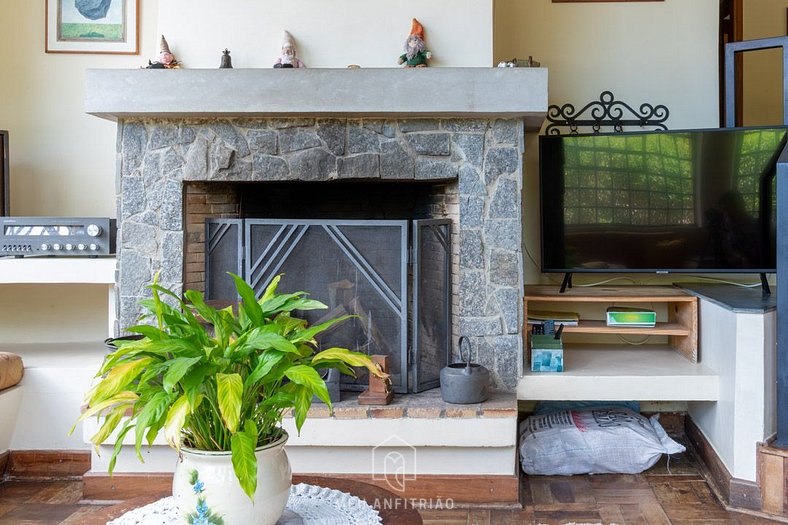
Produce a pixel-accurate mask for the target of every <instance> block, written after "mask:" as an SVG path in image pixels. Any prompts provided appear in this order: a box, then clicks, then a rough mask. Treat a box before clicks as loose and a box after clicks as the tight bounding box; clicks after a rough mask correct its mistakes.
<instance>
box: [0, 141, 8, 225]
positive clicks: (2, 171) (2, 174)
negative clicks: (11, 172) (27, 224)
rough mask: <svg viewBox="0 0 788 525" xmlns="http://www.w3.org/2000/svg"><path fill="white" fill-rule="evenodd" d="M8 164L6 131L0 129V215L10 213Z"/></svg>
mask: <svg viewBox="0 0 788 525" xmlns="http://www.w3.org/2000/svg"><path fill="white" fill-rule="evenodd" d="M8 164H9V161H8V132H7V131H3V130H0V217H2V216H5V215H9V214H10V206H11V202H10V198H9V195H8V179H9V176H8Z"/></svg>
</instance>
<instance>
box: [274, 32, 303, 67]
mask: <svg viewBox="0 0 788 525" xmlns="http://www.w3.org/2000/svg"><path fill="white" fill-rule="evenodd" d="M297 54H298V53H297V51H296V46H295V41H294V40H293V36H292V35H291V34H290V33H288V32H287V31H285V34H284V38H283V40H282V54H281V55H279V58H277V59H276V62H274V67H275V68H277V69H278V68H291V67H306V66H305V65H304V63H303V62H301V60H300V59H299V58H298V56H297Z"/></svg>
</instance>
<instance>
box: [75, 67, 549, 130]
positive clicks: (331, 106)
mask: <svg viewBox="0 0 788 525" xmlns="http://www.w3.org/2000/svg"><path fill="white" fill-rule="evenodd" d="M85 80H86V90H85V92H86V95H85V111H86V112H87V113H89V114H92V115H96V116H98V117H102V118H106V119H109V120H118V119H126V118H205V117H228V118H229V117H242V118H244V117H296V116H311V117H360V116H368V117H409V118H414V117H415V118H418V117H468V118H522V119H523V120H524V122H525V125H526V128H527V129H529V130H538V129H539V128H540V127H541V124H542V122H543V120H544V118H545V115H546V113H547V69H544V68H492V67H491V68H413V69H394V68H385V69H383V68H381V69H178V70H154V69H135V70H124V69H88V70H87V71H86V73H85Z"/></svg>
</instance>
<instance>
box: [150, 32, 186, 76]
mask: <svg viewBox="0 0 788 525" xmlns="http://www.w3.org/2000/svg"><path fill="white" fill-rule="evenodd" d="M180 67H181V64H180V62H178V61H177V60H176V59H175V55H173V54H172V51H170V46H169V44H167V39H166V38H164V35H161V39H160V40H159V55H158V56H157V57H156V62H151V61H150V60H148V66H147V68H146V69H179V68H180Z"/></svg>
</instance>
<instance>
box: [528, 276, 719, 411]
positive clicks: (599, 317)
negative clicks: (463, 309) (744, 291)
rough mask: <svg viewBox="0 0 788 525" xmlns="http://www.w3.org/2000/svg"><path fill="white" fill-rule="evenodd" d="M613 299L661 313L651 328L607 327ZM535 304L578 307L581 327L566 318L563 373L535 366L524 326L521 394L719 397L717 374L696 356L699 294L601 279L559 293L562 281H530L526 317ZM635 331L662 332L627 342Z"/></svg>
mask: <svg viewBox="0 0 788 525" xmlns="http://www.w3.org/2000/svg"><path fill="white" fill-rule="evenodd" d="M610 305H631V306H637V305H644V307H648V308H652V309H655V310H658V311H659V313H660V317H663V319H662V320H660V321H658V322H657V324H656V326H654V327H631V326H607V324H606V322H605V320H604V310H605V308H606V307H607V306H610ZM580 307H582V311H580ZM531 309H534V310H548V311H570V310H575V311H579V313H580V321H579V322H578V324H577V326H569V325H564V329H563V333H564V335H565V336H566V337H565V342H564V371H563V372H560V373H559V372H556V373H552V372H531V371H530V352H528V348H529V343H528V340H529V336H530V334H529V332H528V329H527V328H526V330H525V334H524V336H525V337H524V343H525V348H526V352H525V355H526V362H525V371H524V373H523V377H522V378H521V380H520V381H519V382H518V385H517V395H518V398H519V399H527V400H551V399H552V400H556V399H559V400H621V399H639V400H649V401H714V400H716V399H717V396H718V383H717V379H718V378H717V375H716V373H714V372H713V371H712V370H709V369H708V368H707V367H705V366H703V365H702V364H701V363H699V362H698V302H697V298H696V297H694V296H692V295H690V294H689V293H686V292H685V291H683V290H680V289H678V288H674V287H670V286H600V287H594V288H585V287H582V288H574V289H568V290H566V291H564V292H561V291H560V290H559V287H558V286H526V287H525V294H524V304H523V310H524V315H525V318H526V319H527V318H528V311H529V310H531ZM632 336H634V337H635V338H636V339H641V338H643V337H645V336H658V337H655V338H654V340H653V342H652V341H649V342H648V344H640V343H639V342H637V341H636V342H635V344H626V343H627V341H626V338H629V337H632ZM617 339H618V340H620V341H621V342H618V341H616V340H617ZM622 342H623V343H624V344H622Z"/></svg>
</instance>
